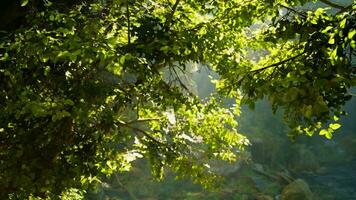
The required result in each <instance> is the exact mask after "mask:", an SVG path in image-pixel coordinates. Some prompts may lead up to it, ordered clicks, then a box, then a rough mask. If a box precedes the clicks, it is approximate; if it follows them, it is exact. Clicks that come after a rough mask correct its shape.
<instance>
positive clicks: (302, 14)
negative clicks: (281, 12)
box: [278, 4, 307, 18]
mask: <svg viewBox="0 0 356 200" xmlns="http://www.w3.org/2000/svg"><path fill="white" fill-rule="evenodd" d="M278 5H279V6H281V7H282V8H285V9H287V10H290V11H292V12H294V13H296V14H298V15H300V16H301V17H304V18H306V17H307V16H306V15H305V14H304V13H302V12H299V11H297V10H295V9H294V8H291V7H288V6H285V5H282V4H278Z"/></svg>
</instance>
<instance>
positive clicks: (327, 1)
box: [320, 0, 345, 10]
mask: <svg viewBox="0 0 356 200" xmlns="http://www.w3.org/2000/svg"><path fill="white" fill-rule="evenodd" d="M320 1H321V2H323V3H324V4H326V5H329V6H331V7H334V8H337V9H341V10H342V9H345V7H344V6H341V5H339V4H336V3H334V2H331V1H329V0H320Z"/></svg>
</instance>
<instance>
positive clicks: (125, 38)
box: [0, 0, 356, 199]
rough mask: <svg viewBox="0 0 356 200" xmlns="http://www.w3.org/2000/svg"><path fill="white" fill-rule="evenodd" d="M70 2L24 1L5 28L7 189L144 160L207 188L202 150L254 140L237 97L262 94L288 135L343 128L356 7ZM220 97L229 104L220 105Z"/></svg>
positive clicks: (47, 185) (39, 189) (49, 190)
mask: <svg viewBox="0 0 356 200" xmlns="http://www.w3.org/2000/svg"><path fill="white" fill-rule="evenodd" d="M72 2H73V1H68V2H67V4H63V3H61V1H53V2H50V1H47V0H46V1H37V0H36V1H35V0H33V1H31V0H21V1H20V3H19V5H20V7H22V8H21V9H25V10H26V15H24V16H19V17H20V18H21V20H19V21H18V24H17V25H16V26H13V27H11V28H7V27H5V28H4V31H2V33H1V34H2V38H1V42H0V80H1V82H0V90H1V95H0V105H1V106H0V113H1V114H0V171H1V174H0V185H1V187H0V194H1V195H2V196H1V198H3V197H4V198H6V197H7V196H8V195H10V194H11V195H12V198H14V199H18V198H25V197H28V196H31V195H32V196H35V197H57V198H58V195H61V194H62V193H63V191H65V190H68V189H70V188H85V187H86V186H88V185H90V183H92V182H96V181H98V180H99V178H100V177H101V176H102V175H110V174H112V173H114V172H118V171H125V170H129V169H130V165H131V162H132V161H134V160H135V159H137V158H140V157H145V158H148V159H149V161H150V163H151V166H152V173H153V175H155V176H156V177H157V178H162V177H163V174H164V168H169V169H170V170H172V171H174V172H176V173H177V174H178V175H179V176H182V177H185V176H187V177H192V178H193V180H195V181H196V182H198V183H201V184H203V185H205V186H209V185H211V183H212V181H213V180H215V178H216V177H217V175H216V174H215V173H214V171H213V170H212V169H211V168H210V167H209V163H210V160H214V159H221V160H226V161H235V160H236V159H238V158H239V156H240V154H239V153H240V152H241V151H242V150H243V148H244V146H246V145H248V144H249V142H248V140H247V139H246V137H245V136H243V135H241V134H239V133H238V132H237V131H236V126H237V122H236V121H235V119H236V116H237V115H239V105H240V103H244V104H249V105H250V106H251V107H253V104H254V102H255V101H256V100H258V99H261V98H263V97H265V96H266V97H268V99H269V101H270V103H271V104H272V106H273V108H274V109H277V108H279V107H282V108H283V109H284V112H285V115H286V121H287V122H288V124H289V125H290V127H291V128H292V130H293V131H292V132H291V136H296V135H298V134H301V133H303V132H305V133H307V134H309V135H311V134H313V132H315V131H317V130H321V131H320V134H321V135H325V136H326V137H327V138H331V136H332V132H333V130H336V129H337V128H338V127H339V126H340V125H339V124H337V123H331V124H330V125H329V127H326V128H325V127H323V125H325V124H328V123H329V121H330V120H334V121H337V120H338V118H339V116H340V115H342V114H343V111H342V110H341V106H342V105H343V104H344V103H345V102H346V101H347V100H349V99H350V97H351V96H350V94H349V93H348V89H349V88H350V87H352V86H353V85H354V83H355V80H354V73H355V66H354V65H353V62H352V58H353V54H354V53H355V37H356V36H355V33H356V30H355V21H354V20H355V7H353V6H352V5H350V6H347V7H343V6H340V5H338V4H335V3H332V2H329V1H326V0H324V1H323V2H326V3H327V4H328V5H329V6H332V7H335V8H337V9H338V11H337V13H336V14H335V13H328V12H327V11H326V10H325V9H317V10H314V11H305V10H302V9H296V8H295V6H297V5H302V4H304V3H306V2H307V1H302V0H301V1H291V0H268V1H265V0H264V1H262V0H251V1H244V0H231V1H225V0H216V1H215V0H214V1H213V0H206V1H202V0H200V1H196V0H195V1H193V0H188V1H183V0H170V1H160V0H157V1H150V0H148V1H146V0H145V1H142V0H137V1H133V0H107V1H105V0H104V1H103V0H101V1H99V0H97V1H95V0H93V1H90V3H89V2H84V1H83V2H81V3H78V4H74V3H72ZM19 5H17V4H16V6H17V7H18V6H19ZM16 6H15V7H16ZM15 10H16V9H15ZM9 13H11V12H9ZM9 15H10V14H9ZM13 19H14V20H15V19H16V20H18V19H19V18H18V17H13ZM8 24H11V23H8ZM191 63H200V64H204V65H206V66H208V67H209V68H210V69H211V70H213V71H215V72H216V73H218V74H219V80H217V81H216V86H217V89H218V92H219V94H218V95H215V96H212V97H210V98H208V99H206V100H200V99H198V98H197V97H196V96H195V95H194V94H193V93H192V92H191V91H190V89H189V87H187V86H186V85H185V84H184V82H183V81H182V80H181V79H180V76H179V74H182V73H183V74H184V73H186V71H187V65H188V64H191ZM163 71H165V72H167V71H168V72H169V73H168V74H169V75H167V76H164V75H163V74H164V73H163ZM240 91H241V92H240ZM225 97H230V98H231V97H232V98H236V106H234V107H232V108H224V106H223V103H222V102H221V100H220V99H221V98H225Z"/></svg>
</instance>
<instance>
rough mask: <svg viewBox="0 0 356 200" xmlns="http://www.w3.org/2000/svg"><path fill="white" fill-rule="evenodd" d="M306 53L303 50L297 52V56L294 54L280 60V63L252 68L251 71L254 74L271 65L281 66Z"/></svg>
mask: <svg viewBox="0 0 356 200" xmlns="http://www.w3.org/2000/svg"><path fill="white" fill-rule="evenodd" d="M304 53H305V52H302V53H300V54H297V55H295V56H293V57H290V58H288V59H285V60H282V61H280V62H278V63H274V64H272V65H268V66H266V67H262V68H259V69H255V70H251V71H250V72H252V73H253V74H255V73H259V72H261V71H264V70H266V69H268V68H271V67H276V66H279V65H283V64H285V63H287V62H289V61H291V60H293V59H296V58H298V57H299V56H302V55H303V54H304Z"/></svg>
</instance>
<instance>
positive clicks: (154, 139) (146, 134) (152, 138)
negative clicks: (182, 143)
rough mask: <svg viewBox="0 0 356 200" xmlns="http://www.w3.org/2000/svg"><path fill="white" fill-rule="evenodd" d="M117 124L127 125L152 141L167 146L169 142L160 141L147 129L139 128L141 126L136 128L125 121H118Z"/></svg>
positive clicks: (126, 126) (120, 125)
mask: <svg viewBox="0 0 356 200" xmlns="http://www.w3.org/2000/svg"><path fill="white" fill-rule="evenodd" d="M115 124H116V125H117V126H119V127H125V128H129V129H132V130H134V131H136V132H138V133H141V134H143V135H144V136H146V137H148V138H149V139H150V140H151V141H153V142H155V143H157V144H159V145H161V146H167V144H165V143H162V142H160V141H158V140H157V139H156V138H154V137H152V136H151V135H150V134H148V133H147V132H146V131H144V130H142V129H139V128H136V127H132V126H130V125H129V124H127V123H125V122H116V123H115Z"/></svg>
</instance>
